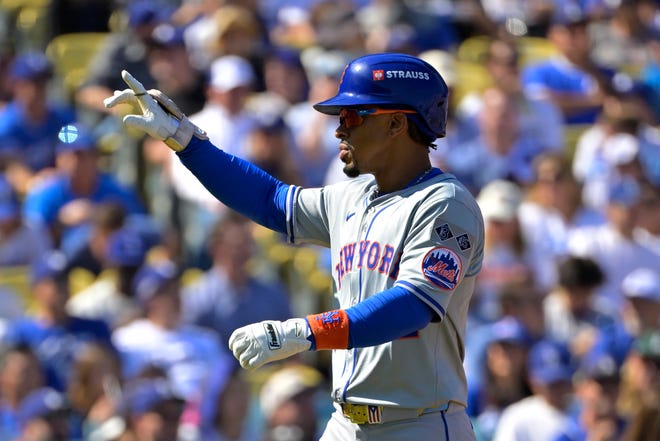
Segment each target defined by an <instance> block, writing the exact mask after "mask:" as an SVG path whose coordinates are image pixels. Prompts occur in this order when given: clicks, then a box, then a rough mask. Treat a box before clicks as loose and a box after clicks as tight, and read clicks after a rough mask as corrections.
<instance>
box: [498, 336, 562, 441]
mask: <svg viewBox="0 0 660 441" xmlns="http://www.w3.org/2000/svg"><path fill="white" fill-rule="evenodd" d="M527 369H528V379H529V383H530V386H531V389H532V395H531V396H529V397H526V398H523V399H522V400H520V401H517V402H515V403H513V404H511V405H510V406H508V407H506V408H505V409H504V410H503V411H502V415H501V416H500V420H499V423H498V425H497V428H496V430H495V434H494V436H493V440H494V441H523V440H536V441H552V440H553V439H554V437H556V436H557V435H558V434H559V431H560V430H561V428H562V427H564V425H565V424H567V423H568V414H567V411H568V409H567V404H568V398H569V396H570V394H571V393H572V386H571V378H572V375H573V373H574V366H573V364H572V360H571V356H570V353H569V352H568V349H567V348H566V347H564V346H563V345H561V344H558V343H556V342H553V341H551V340H542V341H539V342H537V343H535V344H534V345H533V346H532V347H531V349H530V352H529V356H528V364H527Z"/></svg>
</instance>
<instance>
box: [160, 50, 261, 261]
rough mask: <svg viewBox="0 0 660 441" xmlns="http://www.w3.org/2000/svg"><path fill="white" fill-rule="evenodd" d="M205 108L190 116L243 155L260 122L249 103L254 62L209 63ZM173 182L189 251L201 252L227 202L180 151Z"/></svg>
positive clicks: (226, 59) (231, 58)
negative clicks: (215, 194) (187, 164)
mask: <svg viewBox="0 0 660 441" xmlns="http://www.w3.org/2000/svg"><path fill="white" fill-rule="evenodd" d="M208 74H209V78H208V85H207V89H206V103H205V105H204V108H203V109H202V110H201V111H200V112H198V113H196V114H193V115H191V116H190V120H191V121H193V123H195V124H198V125H199V126H200V127H206V128H207V129H208V130H207V133H208V136H209V139H210V140H211V141H212V142H213V143H214V145H216V146H218V147H219V148H222V149H223V150H225V151H228V152H231V153H232V154H235V155H239V156H246V151H245V150H244V147H245V143H246V140H247V138H248V136H249V134H250V133H251V132H252V131H253V129H254V128H255V127H256V125H257V119H256V118H255V117H254V116H253V115H250V114H249V113H248V112H247V111H246V109H245V105H246V102H247V99H248V97H249V96H250V95H251V94H252V92H253V87H254V82H255V73H254V70H253V68H252V66H251V65H250V63H249V62H248V61H247V60H246V59H244V58H242V57H239V56H237V55H225V56H222V57H220V58H217V59H216V60H214V61H213V62H212V63H211V66H210V67H209V71H208ZM169 168H170V172H171V173H170V176H171V180H172V181H171V183H172V187H173V189H174V191H175V193H176V194H177V195H178V196H179V197H180V198H181V199H182V202H183V204H184V206H183V207H182V209H181V210H180V215H181V216H182V217H184V220H183V222H182V223H181V225H184V226H185V227H184V231H183V241H184V245H185V247H186V248H187V249H186V252H187V253H190V254H191V255H192V256H195V255H196V254H198V253H199V252H200V250H201V247H202V246H203V241H204V239H205V237H206V234H207V233H208V231H209V229H210V227H211V225H212V224H213V223H214V221H215V220H217V219H218V218H219V217H220V216H221V215H222V213H223V212H224V207H223V205H222V204H221V203H220V202H218V200H217V199H216V198H214V197H213V196H212V195H211V193H209V192H208V190H207V189H206V188H204V186H203V185H202V184H200V183H199V181H198V180H197V179H196V178H195V177H194V176H193V175H192V173H190V171H188V169H187V168H185V167H184V166H183V165H182V164H181V161H179V160H178V158H177V157H176V155H174V154H172V155H171V156H170V158H169Z"/></svg>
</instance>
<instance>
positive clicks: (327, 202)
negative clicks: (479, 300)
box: [287, 173, 484, 408]
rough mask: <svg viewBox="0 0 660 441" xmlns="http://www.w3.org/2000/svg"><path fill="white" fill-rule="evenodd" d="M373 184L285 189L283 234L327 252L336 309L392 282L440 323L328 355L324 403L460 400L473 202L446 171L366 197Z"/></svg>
mask: <svg viewBox="0 0 660 441" xmlns="http://www.w3.org/2000/svg"><path fill="white" fill-rule="evenodd" d="M375 190H376V186H375V180H374V178H373V176H371V175H364V176H360V177H358V178H355V179H352V180H348V181H344V182H340V183H338V184H334V185H331V186H327V187H324V188H319V189H300V188H297V187H291V189H290V190H289V195H288V202H289V203H288V205H287V219H288V225H289V228H288V233H289V236H290V240H292V241H293V242H296V243H316V244H320V245H324V246H329V247H330V248H331V252H332V267H333V281H334V285H335V286H334V287H335V292H336V294H335V298H336V302H337V305H336V306H337V307H338V308H342V309H345V308H349V307H351V306H353V305H355V304H357V303H358V302H360V301H362V300H364V299H366V298H368V297H370V296H373V295H376V294H378V293H379V292H381V291H384V290H386V289H388V288H391V287H393V286H400V287H403V288H405V289H407V290H408V291H409V292H411V293H412V294H414V295H416V296H417V297H419V298H420V299H421V300H422V301H424V302H425V303H426V304H428V305H429V306H430V307H431V308H433V310H434V311H435V312H436V314H437V316H438V317H440V318H442V320H438V321H433V322H431V323H430V324H429V325H428V326H427V327H426V328H424V329H422V330H420V331H418V332H416V333H414V335H410V336H407V337H405V338H401V339H398V340H395V341H392V342H388V343H385V344H381V345H378V346H373V347H366V348H355V349H348V350H335V351H333V354H332V373H333V389H332V395H333V399H334V400H335V401H337V402H347V403H358V404H370V405H382V406H400V407H406V408H429V407H436V406H440V405H442V404H444V403H448V402H450V401H454V402H457V403H461V404H463V405H466V401H467V386H466V379H465V373H464V370H463V365H462V360H463V357H464V341H465V338H464V333H465V326H466V316H467V309H468V304H469V302H470V297H471V295H472V292H473V289H474V285H475V277H476V274H477V273H478V272H479V269H480V267H481V261H482V258H483V243H484V228H483V219H482V216H481V212H480V210H479V207H478V205H477V203H476V201H475V199H474V198H473V196H472V195H471V194H470V192H469V191H468V190H467V189H466V188H465V187H464V186H463V185H462V184H461V183H460V182H459V181H458V180H457V179H456V178H455V177H454V176H453V175H451V174H447V173H438V174H436V175H435V176H433V177H431V178H429V179H427V180H426V181H424V182H422V183H420V184H417V185H414V186H411V187H408V188H405V189H403V190H400V191H397V192H393V193H390V194H387V195H383V196H380V197H377V198H373V195H374V192H375ZM382 326H383V328H385V327H387V326H388V324H387V323H383V324H382Z"/></svg>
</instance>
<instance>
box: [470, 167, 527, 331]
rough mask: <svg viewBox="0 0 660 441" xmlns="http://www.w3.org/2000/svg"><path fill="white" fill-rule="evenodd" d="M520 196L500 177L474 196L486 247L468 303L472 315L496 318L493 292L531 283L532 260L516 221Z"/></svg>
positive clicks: (512, 184) (495, 303) (519, 192)
mask: <svg viewBox="0 0 660 441" xmlns="http://www.w3.org/2000/svg"><path fill="white" fill-rule="evenodd" d="M522 197H523V192H522V189H521V188H520V187H519V186H518V185H516V184H514V183H513V182H510V181H505V180H500V179H497V180H494V181H491V182H490V183H488V184H487V185H486V186H485V187H484V188H483V189H482V190H481V191H480V192H479V195H478V197H477V202H478V203H479V207H480V208H481V213H482V215H483V217H484V222H485V229H486V246H485V248H484V262H483V265H482V268H481V272H480V273H479V276H478V277H477V287H476V290H475V294H474V296H473V300H472V302H473V303H472V306H471V315H472V316H473V317H475V318H480V319H481V320H486V321H493V320H495V319H497V318H498V315H499V311H498V309H497V295H498V292H499V290H500V289H501V288H502V287H503V286H505V285H509V284H513V283H521V284H522V283H527V284H529V285H530V286H532V287H533V286H534V284H535V274H534V265H535V264H536V262H535V261H534V260H533V259H532V257H533V256H531V255H530V254H529V249H528V248H527V245H526V243H525V238H524V237H523V235H522V231H521V229H520V222H519V220H518V209H519V207H520V203H521V201H522Z"/></svg>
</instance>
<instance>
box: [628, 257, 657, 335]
mask: <svg viewBox="0 0 660 441" xmlns="http://www.w3.org/2000/svg"><path fill="white" fill-rule="evenodd" d="M621 292H622V293H623V295H624V297H625V302H624V303H625V304H624V308H626V310H627V313H626V312H624V325H625V326H626V329H627V331H628V332H629V333H630V334H632V335H634V336H638V335H641V334H642V333H644V332H647V331H652V330H654V329H659V328H660V272H659V271H658V270H655V269H651V268H645V267H640V268H636V269H634V270H633V271H631V272H630V274H628V275H626V277H625V278H624V279H623V281H622V282H621Z"/></svg>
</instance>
